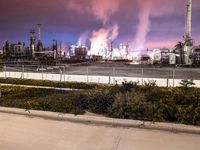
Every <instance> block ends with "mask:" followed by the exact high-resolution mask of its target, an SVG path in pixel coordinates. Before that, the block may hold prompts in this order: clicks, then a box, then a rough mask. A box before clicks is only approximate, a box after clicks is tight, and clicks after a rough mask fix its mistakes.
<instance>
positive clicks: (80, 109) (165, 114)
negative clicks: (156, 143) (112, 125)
mask: <svg viewBox="0 0 200 150" xmlns="http://www.w3.org/2000/svg"><path fill="white" fill-rule="evenodd" d="M20 84H21V83H20ZM45 84H46V83H45ZM72 84H73V83H72ZM183 85H184V86H181V87H177V88H164V87H158V86H156V84H155V83H153V82H152V83H146V84H145V85H144V86H139V85H138V83H134V82H130V83H129V82H124V83H123V84H122V85H117V84H116V85H114V86H106V85H101V86H94V87H92V86H91V87H90V85H88V87H90V88H91V89H90V88H89V89H88V90H80V91H70V92H65V91H58V90H52V89H35V88H22V87H9V86H2V87H1V91H2V97H1V98H0V105H1V106H6V107H17V108H25V109H26V110H27V111H28V110H32V109H36V110H44V111H53V112H62V113H73V114H75V115H78V114H84V112H85V111H90V112H93V113H97V114H102V115H105V116H109V117H115V118H123V119H139V120H148V121H165V122H176V123H184V124H192V125H200V90H199V89H198V88H194V87H191V86H190V85H191V83H190V84H188V83H187V84H185V83H184V84H183ZM57 86H58V85H57ZM59 86H62V84H61V85H59ZM74 86H75V85H74ZM77 86H79V87H80V85H78V84H77ZM81 86H84V84H83V85H81Z"/></svg>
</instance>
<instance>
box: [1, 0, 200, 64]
mask: <svg viewBox="0 0 200 150" xmlns="http://www.w3.org/2000/svg"><path fill="white" fill-rule="evenodd" d="M185 12H186V14H185V34H184V38H183V40H181V42H177V45H175V47H174V48H172V49H170V48H169V49H168V48H157V49H153V50H148V49H147V50H145V54H140V55H134V54H131V52H132V51H134V47H133V48H131V47H130V46H129V44H128V43H125V44H124V43H121V44H119V46H118V47H117V48H116V47H114V46H113V43H114V42H113V41H109V44H108V43H103V41H98V42H99V43H100V44H99V43H98V44H99V45H97V46H95V44H93V45H92V44H91V45H92V46H91V47H90V49H89V48H88V47H87V46H85V45H82V42H81V41H79V42H78V44H75V45H73V44H71V45H69V46H66V48H65V49H63V48H62V46H61V42H58V41H57V40H53V41H52V45H51V47H50V48H44V47H43V43H42V40H41V25H40V24H38V29H37V30H36V29H32V30H31V31H30V45H29V46H26V45H25V44H24V43H23V42H18V43H10V42H9V41H5V42H4V45H3V60H4V61H5V62H6V63H9V62H13V63H19V62H31V63H38V64H48V65H49V64H54V65H55V64H57V63H61V62H62V63H65V62H75V61H77V62H79V61H98V60H108V61H127V62H129V63H132V64H141V63H142V64H168V65H193V64H195V65H199V64H200V46H195V40H194V39H193V38H192V34H191V31H192V0H186V11H185ZM36 31H37V32H36ZM111 32H112V31H111ZM36 33H37V34H36ZM36 35H37V38H36Z"/></svg>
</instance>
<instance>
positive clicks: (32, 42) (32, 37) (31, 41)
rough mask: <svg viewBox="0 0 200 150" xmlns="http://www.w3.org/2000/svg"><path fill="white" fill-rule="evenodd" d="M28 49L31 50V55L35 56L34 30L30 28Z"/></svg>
mask: <svg viewBox="0 0 200 150" xmlns="http://www.w3.org/2000/svg"><path fill="white" fill-rule="evenodd" d="M30 50H31V52H32V57H35V51H36V36H35V30H34V29H32V30H31V32H30Z"/></svg>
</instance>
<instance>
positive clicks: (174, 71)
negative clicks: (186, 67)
mask: <svg viewBox="0 0 200 150" xmlns="http://www.w3.org/2000/svg"><path fill="white" fill-rule="evenodd" d="M175 73H176V70H175V68H174V69H173V87H174V86H175V81H174V80H175Z"/></svg>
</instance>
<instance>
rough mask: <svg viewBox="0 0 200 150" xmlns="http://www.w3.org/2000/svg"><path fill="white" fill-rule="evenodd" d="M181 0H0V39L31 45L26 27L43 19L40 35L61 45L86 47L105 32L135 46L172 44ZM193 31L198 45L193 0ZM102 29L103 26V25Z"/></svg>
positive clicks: (198, 9)
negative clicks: (72, 44)
mask: <svg viewBox="0 0 200 150" xmlns="http://www.w3.org/2000/svg"><path fill="white" fill-rule="evenodd" d="M184 16H185V0H1V2H0V42H1V47H2V43H3V41H4V40H9V41H11V42H17V41H22V42H25V43H26V44H27V45H28V44H29V31H30V29H31V28H34V27H36V25H37V24H38V23H40V24H42V40H43V43H44V45H45V46H51V42H52V40H53V39H57V40H59V41H62V42H63V43H64V44H65V46H67V45H69V44H71V43H77V41H78V39H81V40H82V41H83V43H85V44H87V46H89V47H90V41H91V39H92V37H94V35H97V34H99V33H100V31H105V32H106V34H110V35H106V36H107V39H108V41H109V40H113V41H114V43H115V46H117V45H118V44H119V43H121V42H124V43H127V42H128V43H129V44H130V45H132V46H133V47H134V46H135V47H137V48H135V49H146V48H149V49H153V48H160V47H173V46H174V45H175V44H176V42H177V41H178V40H182V36H183V35H184V25H185V22H184ZM192 18H193V22H192V35H193V38H194V39H195V40H196V44H198V45H199V44H200V1H199V0H193V16H192ZM102 29H103V30H102Z"/></svg>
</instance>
